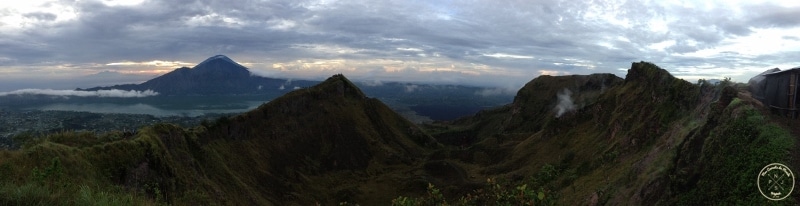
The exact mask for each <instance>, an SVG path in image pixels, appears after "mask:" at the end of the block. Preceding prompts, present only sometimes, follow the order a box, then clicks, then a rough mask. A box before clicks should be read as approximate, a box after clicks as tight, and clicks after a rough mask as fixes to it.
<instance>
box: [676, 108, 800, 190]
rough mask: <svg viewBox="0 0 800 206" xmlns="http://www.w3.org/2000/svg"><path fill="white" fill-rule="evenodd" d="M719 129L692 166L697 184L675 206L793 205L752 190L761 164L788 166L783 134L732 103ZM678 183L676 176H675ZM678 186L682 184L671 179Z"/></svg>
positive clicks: (787, 143)
mask: <svg viewBox="0 0 800 206" xmlns="http://www.w3.org/2000/svg"><path fill="white" fill-rule="evenodd" d="M720 119H721V121H722V122H721V123H720V125H719V126H718V127H715V128H714V129H713V130H712V131H711V133H710V135H709V136H708V137H707V139H706V140H705V143H704V146H703V149H702V151H703V152H702V154H701V156H700V160H699V161H698V162H703V163H704V167H702V168H700V171H699V172H698V173H699V180H698V181H697V182H696V183H695V184H696V185H694V186H693V187H691V189H689V190H688V191H686V192H681V195H679V196H678V197H677V198H676V199H677V204H679V205H686V204H703V205H708V204H714V205H718V204H722V205H762V204H767V203H770V204H783V205H794V204H795V200H793V199H792V200H787V201H782V202H771V201H769V200H767V199H765V198H763V197H762V196H761V194H760V193H759V192H758V188H756V174H758V172H759V171H760V170H761V169H762V168H763V167H764V166H766V165H767V164H770V163H774V162H778V163H787V164H788V163H789V162H790V156H789V151H790V149H792V148H793V146H794V144H795V140H794V138H792V137H791V135H789V132H788V131H786V130H784V129H782V128H780V127H778V126H776V125H774V124H764V122H767V121H768V119H767V117H765V116H763V115H761V114H759V112H758V111H757V110H756V109H754V108H753V107H752V106H750V105H744V104H741V100H740V99H734V100H733V101H732V102H731V104H729V105H728V106H727V107H726V108H725V112H724V113H723V115H722V116H721V117H720ZM679 177H681V176H679ZM676 181H677V182H678V183H679V184H680V183H684V184H692V183H689V181H691V180H688V179H676Z"/></svg>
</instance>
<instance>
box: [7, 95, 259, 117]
mask: <svg viewBox="0 0 800 206" xmlns="http://www.w3.org/2000/svg"><path fill="white" fill-rule="evenodd" d="M270 99H272V97H269V96H263V95H251V96H180V97H179V96H157V97H145V98H97V97H70V98H52V97H41V96H27V97H14V98H5V99H3V101H2V104H0V106H4V107H5V108H7V109H14V110H42V111H78V112H92V113H117V114H146V115H153V116H157V117H164V116H188V117H197V116H202V115H205V114H211V113H218V114H219V113H241V112H246V111H249V110H252V109H255V108H257V107H258V106H260V105H261V104H264V103H266V102H268V101H269V100H270Z"/></svg>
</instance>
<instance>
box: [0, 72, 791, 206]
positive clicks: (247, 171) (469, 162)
mask: <svg viewBox="0 0 800 206" xmlns="http://www.w3.org/2000/svg"><path fill="white" fill-rule="evenodd" d="M628 71H629V73H628V75H626V78H625V79H624V80H623V79H621V78H619V77H616V76H613V75H609V74H597V75H574V76H563V77H552V76H541V77H538V78H536V79H534V80H531V82H529V84H527V85H526V87H524V88H522V89H520V91H519V92H518V95H517V97H516V98H515V100H514V102H513V103H511V104H508V105H505V106H503V107H499V108H495V109H490V110H484V111H481V112H479V113H477V114H475V115H473V116H470V117H465V118H461V119H458V120H454V121H443V122H435V123H433V124H427V125H423V126H422V127H421V128H420V127H419V126H417V125H415V124H413V123H411V122H409V121H408V120H406V119H404V118H402V117H401V116H399V115H398V114H397V113H395V112H394V111H392V110H391V109H389V108H388V107H387V106H386V105H385V104H383V103H382V102H381V101H379V100H377V99H374V98H370V97H367V96H366V95H364V93H363V92H362V91H361V90H360V89H359V88H358V87H357V86H355V85H354V84H353V83H352V82H350V81H349V80H348V79H347V78H346V77H344V76H343V75H340V74H339V75H334V76H332V77H330V78H328V79H327V80H326V81H324V82H322V83H320V84H318V85H316V86H313V87H308V88H303V89H298V90H294V91H291V92H289V93H287V94H285V95H283V96H282V97H280V98H277V99H275V100H273V101H270V102H267V103H265V104H263V105H261V106H259V107H258V108H257V109H255V110H252V111H249V112H246V113H243V114H240V115H236V116H233V117H229V118H220V119H218V120H216V121H214V122H205V123H203V124H201V125H200V126H197V127H193V128H181V127H178V126H175V125H170V124H156V125H153V126H149V127H145V128H142V129H141V130H140V132H138V133H137V134H132V135H127V136H126V135H124V134H122V135H120V136H122V137H114V135H115V134H113V133H112V134H111V135H108V134H107V135H106V136H98V135H91V134H80V133H78V134H76V133H69V132H65V133H60V134H54V135H51V136H48V137H46V138H45V140H42V142H39V143H36V142H34V143H31V144H29V145H28V146H26V147H23V149H22V151H0V156H4V157H7V158H0V174H10V175H0V181H3V179H2V178H3V177H10V178H11V180H6V181H7V182H11V183H12V184H6V185H12V186H5V187H0V193H11V192H4V191H16V190H15V189H16V187H14V186H16V185H18V184H22V185H23V186H21V187H25V188H30V187H34V188H37V187H36V186H35V185H36V184H39V183H37V182H40V180H39V179H33V180H31V179H28V178H27V177H41V176H44V177H43V179H42V181H41V182H46V183H47V184H53V185H62V184H63V182H61V181H64V182H66V184H63V185H66V186H61V187H53V188H49V186H46V187H45V189H43V190H45V191H47V192H46V193H45V194H49V193H50V192H49V191H58V192H57V193H55V194H62V195H64V196H68V197H71V196H69V195H74V194H72V193H70V192H65V191H64V190H67V191H70V190H71V189H74V191H78V190H79V189H80V191H85V189H84V187H80V188H78V186H76V185H77V184H92V185H101V186H98V187H100V188H101V190H102V189H109V188H112V189H113V188H117V189H116V190H110V189H109V190H110V191H115V192H112V193H110V194H111V195H119V194H126V193H128V192H131V191H133V192H134V193H136V194H140V195H142V196H144V198H145V200H152V201H153V202H160V201H163V202H166V203H169V204H187V205H198V204H200V205H207V204H237V205H241V204H258V205H310V204H316V203H319V204H338V203H344V204H353V203H357V204H365V205H381V204H388V203H389V202H390V200H391V203H392V204H406V205H430V204H433V205H437V204H444V203H452V204H455V205H485V204H510V205H515V204H524V203H534V204H552V203H559V204H565V205H601V204H611V205H618V204H624V205H656V204H667V205H686V204H702V205H706V204H735V203H743V204H766V203H776V202H768V200H766V199H764V198H763V197H761V196H760V195H759V194H758V193H753V191H754V189H756V188H754V187H755V186H754V184H753V181H755V179H748V177H750V178H755V176H754V175H752V174H756V172H757V171H758V170H759V169H761V167H763V166H764V165H766V164H768V163H771V162H775V161H777V162H786V161H788V160H790V158H791V157H790V156H789V153H790V152H797V151H793V150H791V149H793V148H794V146H793V145H794V144H795V143H794V140H793V138H792V136H790V135H791V133H789V132H787V131H786V130H785V129H783V128H782V126H785V125H781V124H776V123H774V121H778V120H779V119H776V118H777V117H774V116H769V115H768V114H766V113H764V112H763V111H761V110H759V109H758V108H757V107H756V106H757V104H756V103H755V102H753V101H754V100H752V98H747V94H746V93H741V92H737V89H736V88H734V87H732V86H731V85H725V84H721V85H709V84H698V85H695V84H691V83H689V82H686V81H684V80H682V79H678V78H675V77H674V76H672V75H671V74H669V72H667V71H666V70H664V69H662V68H660V67H658V66H656V65H655V64H652V63H648V62H634V63H632V64H631V67H630V69H629V70H628ZM564 91H570V92H564ZM739 91H740V90H739ZM717 97H719V98H717ZM563 104H571V105H572V106H564V105H563ZM762 110H763V109H762ZM532 114H535V115H532ZM524 115H529V116H524ZM537 117H538V119H537ZM767 120H772V121H767ZM720 151H723V152H720ZM759 154H760V155H759ZM59 159H60V160H63V161H64V162H65V163H64V164H63V165H68V166H61V167H59V166H58V165H60V164H58V163H57V162H58V160H59ZM50 160H52V162H53V163H50V164H48V161H50ZM90 163H91V164H90ZM4 165H14V166H4ZM48 165H49V166H48ZM791 166H794V165H791ZM39 167H41V168H45V167H46V168H56V169H45V171H51V172H52V171H62V170H63V172H62V173H63V174H64V175H66V176H68V177H70V179H68V180H63V179H57V177H58V175H53V176H48V175H46V174H50V173H51V172H48V173H45V175H43V174H42V173H40V172H39V170H36V169H34V170H31V169H30V168H39ZM5 168H8V169H5ZM59 168H60V169H59ZM718 168H722V169H718ZM733 169H736V170H741V171H742V172H741V173H735V174H734V173H730V172H729V171H731V170H733ZM87 171H88V172H87ZM29 173H33V174H35V175H25V174H29ZM62 173H57V172H56V174H62ZM501 182H503V183H501ZM31 184H33V185H34V186H29V185H31ZM4 188H7V189H4ZM59 188H61V189H59ZM64 188H67V189H64ZM439 188H441V189H439ZM92 194H93V193H92ZM398 196H399V197H398ZM417 197H419V198H417ZM49 198H51V199H52V198H53V197H49ZM393 198H394V199H393ZM45 199H47V197H45ZM134 199H136V200H140V199H138V198H134ZM48 200H49V199H48ZM15 201H18V200H17V199H13V198H11V199H4V196H0V203H9V204H13V203H26V202H15ZM777 203H779V204H787V205H788V204H793V203H795V202H794V200H793V198H792V199H790V200H788V201H786V202H777Z"/></svg>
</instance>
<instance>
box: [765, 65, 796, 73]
mask: <svg viewBox="0 0 800 206" xmlns="http://www.w3.org/2000/svg"><path fill="white" fill-rule="evenodd" d="M786 72H800V67H795V68H791V69H787V70H783V71H777V72H772V73H769V74H764V75H776V74H783V73H786Z"/></svg>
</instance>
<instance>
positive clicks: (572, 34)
mask: <svg viewBox="0 0 800 206" xmlns="http://www.w3.org/2000/svg"><path fill="white" fill-rule="evenodd" d="M114 2H116V3H114ZM798 13H800V3H793V2H773V1H698V2H694V1H689V2H673V1H648V0H641V1H617V0H600V1H572V0H541V1H391V2H385V1H380V2H376V1H366V0H341V1H331V0H272V1H222V0H186V1H158V0H142V1H91V0H90V1H71V0H61V1H46V2H44V1H43V2H36V1H23V2H22V3H14V4H12V3H9V4H4V5H3V6H0V76H3V77H0V81H2V80H4V79H3V78H5V79H24V78H28V79H37V78H38V79H46V78H56V77H63V76H70V75H76V76H77V75H87V74H92V73H96V72H99V71H106V70H111V71H117V72H122V73H148V72H149V73H164V72H167V71H169V70H171V69H174V68H175V67H178V66H186V65H192V64H193V63H197V62H200V61H202V60H203V59H205V58H207V57H209V56H212V55H215V54H226V55H228V56H230V57H231V58H233V59H234V60H237V61H239V62H241V63H242V64H243V65H245V66H248V67H250V68H252V69H253V71H254V72H255V73H258V74H263V75H271V76H278V77H292V78H317V79H319V78H324V77H327V76H330V75H332V74H335V73H344V74H345V75H348V77H351V78H354V79H363V80H379V81H398V80H399V81H423V82H443V83H448V84H452V83H463V84H473V85H492V86H503V87H516V88H518V87H520V86H522V84H524V83H525V82H527V81H528V80H530V79H532V78H534V77H536V76H538V75H540V74H555V75H563V74H589V73H614V74H617V75H618V76H624V73H625V71H624V70H625V69H627V68H628V66H629V64H630V62H634V61H640V60H645V61H651V62H654V63H656V64H658V65H659V66H662V67H663V68H665V69H668V70H670V72H672V73H673V74H675V75H677V76H679V77H682V78H687V79H696V78H720V77H722V76H730V77H734V80H740V81H744V80H746V79H747V78H749V77H750V76H752V75H755V74H757V73H758V72H760V71H763V70H765V69H767V68H773V67H781V68H789V67H794V66H800V60H799V59H797V58H796V57H797V56H800V49H798V48H800V38H798V35H797V34H799V33H800V21H798V20H797V19H798V18H796V14H798Z"/></svg>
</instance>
